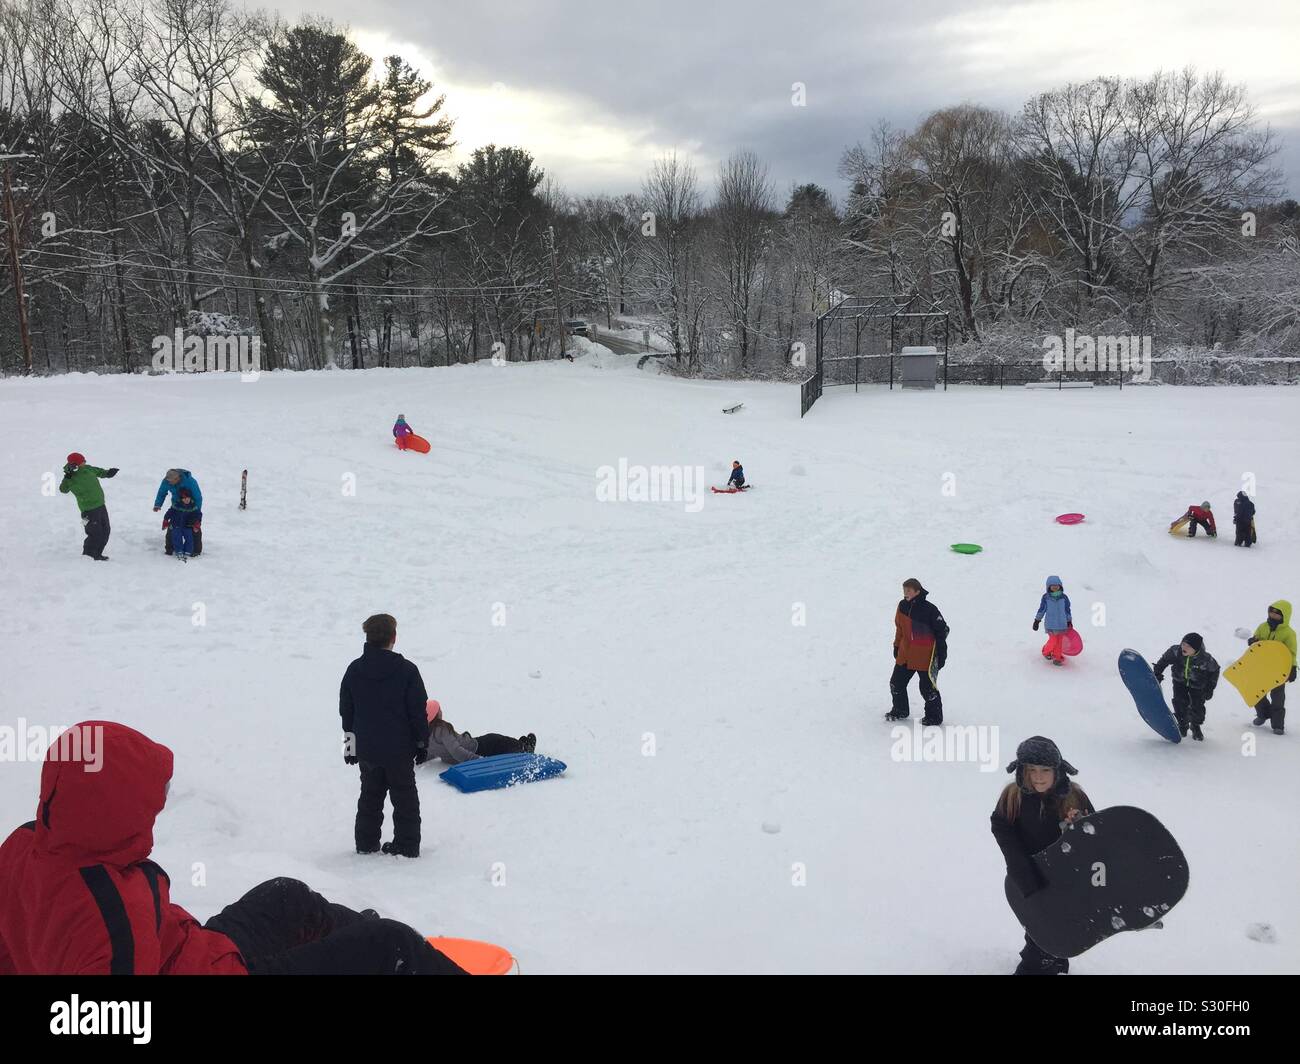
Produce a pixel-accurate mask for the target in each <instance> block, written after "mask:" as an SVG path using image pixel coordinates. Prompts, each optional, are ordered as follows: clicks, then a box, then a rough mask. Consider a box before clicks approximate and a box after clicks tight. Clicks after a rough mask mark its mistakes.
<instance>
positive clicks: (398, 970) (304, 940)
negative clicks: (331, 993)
mask: <svg viewBox="0 0 1300 1064" xmlns="http://www.w3.org/2000/svg"><path fill="white" fill-rule="evenodd" d="M203 926H204V927H205V928H207V929H208V930H209V931H217V932H220V933H221V934H223V935H225V936H226V937H227V938H229V939H230V940H231V941H232V942H234V944H235V945H236V946H237V947H238V949H239V952H240V954H241V956H243V958H244V963H245V964H246V965H248V970H249V973H250V974H252V975H466V974H468V973H467V972H465V971H464V970H463V969H462V968H460V967H459V966H458V965H457V964H455V963H453V962H452V961H451V960H450V959H449V958H447V957H446V956H444V955H443V954H442V953H440V952H438V950H436V949H434V948H433V947H432V946H430V945H429V943H428V942H426V941H425V940H424V937H423V936H422V935H421V934H420V933H419V932H418V931H416V930H415V929H414V928H413V927H408V926H407V925H406V924H403V923H399V922H398V921H397V920H384V919H381V918H380V917H379V916H378V914H376V913H374V912H373V911H368V912H367V913H366V914H365V915H363V914H361V913H358V912H354V911H353V910H351V909H349V908H347V907H346V906H344V905H336V904H334V903H332V902H329V901H326V900H325V898H323V897H322V896H321V895H319V894H317V893H316V892H315V891H314V890H312V889H311V888H310V887H309V886H307V884H306V883H302V882H300V881H298V880H296V879H284V878H281V879H268V880H267V881H266V882H265V883H260V884H258V885H257V886H256V887H254V888H253V889H252V890H250V891H249V892H248V893H247V894H245V895H244V896H243V897H242V898H240V899H239V900H238V901H237V902H234V903H233V904H231V905H227V906H226V907H225V908H224V909H222V910H221V912H219V913H217V915H216V916H214V917H212V919H210V920H209V921H208V922H207V923H206V924H204V925H203Z"/></svg>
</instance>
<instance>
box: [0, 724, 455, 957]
mask: <svg viewBox="0 0 1300 1064" xmlns="http://www.w3.org/2000/svg"><path fill="white" fill-rule="evenodd" d="M172 768H173V756H172V752H171V750H169V749H168V748H167V747H165V746H163V745H161V744H160V743H156V742H154V741H153V740H152V739H150V738H148V737H147V736H145V735H142V734H141V733H140V732H138V731H136V730H134V729H133V728H128V727H126V726H125V725H122V724H115V723H112V722H109V721H97V720H90V721H82V722H81V723H79V724H76V725H74V726H73V727H72V728H71V729H69V730H68V731H65V732H63V733H62V734H61V735H60V736H59V737H58V739H57V740H55V742H54V743H53V744H52V745H51V746H50V748H49V749H48V750H47V751H46V754H45V763H44V765H43V766H42V768H41V789H40V799H39V802H38V804H37V806H36V818H35V819H34V820H31V821H28V822H27V823H26V824H23V825H22V826H21V827H19V828H16V829H15V830H14V831H13V833H12V834H11V835H10V836H9V837H8V839H6V840H5V842H4V844H3V845H0V975H444V974H445V975H464V974H466V973H465V972H464V971H463V970H462V969H461V968H460V967H459V966H458V965H456V964H454V963H453V962H452V961H451V960H450V959H449V958H447V957H446V956H444V955H443V954H442V953H440V952H439V951H438V950H436V949H434V948H433V947H432V946H430V945H429V943H428V942H427V941H425V939H424V936H423V935H421V934H420V933H419V932H418V931H416V930H415V929H414V928H412V927H409V926H407V925H406V924H403V923H399V922H398V921H396V920H385V919H382V918H381V917H380V916H379V914H378V913H377V912H375V911H374V910H373V909H367V910H365V911H364V912H356V911H354V910H352V909H349V908H347V907H346V906H343V905H338V904H335V903H333V902H330V901H327V900H326V899H325V898H323V897H322V896H321V895H319V894H317V893H316V892H315V891H313V890H312V889H311V888H310V887H308V886H307V884H305V883H302V882H300V881H298V880H296V879H288V878H277V879H271V880H268V881H266V882H264V883H261V884H260V885H258V886H255V887H253V888H252V889H251V890H249V891H248V892H247V893H246V894H244V896H243V897H241V898H240V899H239V900H238V901H236V902H234V903H233V904H230V905H227V906H226V907H225V908H224V909H222V910H221V912H219V913H217V914H216V915H215V916H213V917H212V918H211V919H209V920H208V921H207V922H206V923H199V921H198V920H197V919H195V918H194V917H193V916H191V915H190V914H189V913H188V912H186V911H185V910H184V909H182V908H181V907H180V906H179V905H177V904H175V903H174V902H173V901H172V900H171V880H170V878H169V877H168V875H167V873H166V872H164V871H163V870H162V869H161V868H160V867H159V866H158V865H156V864H155V863H154V862H153V861H151V860H150V859H149V855H150V853H151V851H152V850H153V842H154V826H155V820H156V818H157V816H158V814H159V813H160V812H161V811H162V809H163V806H164V805H165V804H166V801H167V792H168V790H169V788H170V786H171V778H172Z"/></svg>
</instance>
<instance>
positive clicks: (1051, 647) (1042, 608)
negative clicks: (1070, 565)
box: [1034, 576, 1074, 665]
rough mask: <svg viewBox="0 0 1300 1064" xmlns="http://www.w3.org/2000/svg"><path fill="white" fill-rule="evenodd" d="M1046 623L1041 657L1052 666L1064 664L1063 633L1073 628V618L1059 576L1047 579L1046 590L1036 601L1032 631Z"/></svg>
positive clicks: (1068, 599)
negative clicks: (1045, 634) (1036, 608)
mask: <svg viewBox="0 0 1300 1064" xmlns="http://www.w3.org/2000/svg"><path fill="white" fill-rule="evenodd" d="M1044 619H1046V621H1047V642H1046V643H1044V644H1043V657H1044V658H1046V659H1047V660H1048V661H1050V662H1051V663H1052V664H1053V665H1064V664H1065V633H1066V631H1068V630H1069V629H1071V628H1073V627H1074V618H1073V616H1072V615H1071V613H1070V596H1069V595H1067V594H1066V593H1065V586H1064V585H1063V584H1062V583H1061V578H1060V577H1059V576H1049V577H1048V578H1047V590H1046V591H1044V592H1043V597H1042V598H1041V599H1039V600H1038V612H1037V613H1036V614H1034V631H1035V632H1036V631H1038V626H1039V624H1040V623H1042V621H1043V620H1044Z"/></svg>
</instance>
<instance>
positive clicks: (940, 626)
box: [885, 578, 948, 725]
mask: <svg viewBox="0 0 1300 1064" xmlns="http://www.w3.org/2000/svg"><path fill="white" fill-rule="evenodd" d="M927 595H929V592H928V591H926V590H925V588H923V587H922V586H921V581H919V580H917V579H915V578H911V579H908V580H904V581H903V598H902V601H901V602H899V604H898V608H897V609H896V610H895V611H894V671H893V672H892V673H890V676H889V694H890V698H891V700H892V702H893V706H892V708H891V709H890V711H889V712H888V713H886V714H885V719H886V720H907V718H908V717H909V716H910V715H911V712H912V710H911V707H910V706H909V705H908V702H907V685H908V684H909V683H910V682H911V680H912V677H913V676H914V675H915V676H918V677H920V679H919V680H918V681H917V682H918V683H919V685H920V687H921V697H922V698H923V699H924V700H925V716H924V717H922V718H921V723H922V724H926V725H929V724H942V723H943V699H942V698H940V697H939V688H938V686H937V684H936V682H935V681H936V680H938V678H939V670H940V669H942V668H943V666H944V663H945V662H946V661H947V660H948V623H947V622H946V621H945V620H944V619H943V614H942V613H940V612H939V607H938V606H936V605H935V604H934V603H932V602H930V601H929V600H928V599H927V598H926V596H927Z"/></svg>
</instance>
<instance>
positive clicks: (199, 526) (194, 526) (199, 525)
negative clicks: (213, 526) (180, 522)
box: [190, 521, 203, 532]
mask: <svg viewBox="0 0 1300 1064" xmlns="http://www.w3.org/2000/svg"><path fill="white" fill-rule="evenodd" d="M190 528H191V529H193V530H194V531H195V532H199V531H202V529H203V522H202V521H194V522H192V523H191V524H190Z"/></svg>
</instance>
